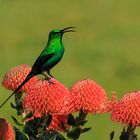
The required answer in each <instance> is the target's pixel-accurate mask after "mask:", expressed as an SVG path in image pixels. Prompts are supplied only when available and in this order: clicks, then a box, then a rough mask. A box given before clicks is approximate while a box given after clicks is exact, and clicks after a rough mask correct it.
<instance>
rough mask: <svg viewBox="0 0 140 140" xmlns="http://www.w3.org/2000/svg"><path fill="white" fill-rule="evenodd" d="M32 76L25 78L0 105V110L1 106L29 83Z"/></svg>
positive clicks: (30, 74)
mask: <svg viewBox="0 0 140 140" xmlns="http://www.w3.org/2000/svg"><path fill="white" fill-rule="evenodd" d="M33 76H34V75H33V74H32V73H29V74H28V75H27V77H26V79H25V80H24V81H23V82H22V83H21V84H20V85H19V86H18V87H17V88H16V89H15V90H14V92H13V93H12V94H11V95H10V96H9V97H8V98H7V99H6V100H5V101H4V102H3V103H2V104H1V105H0V108H2V107H3V105H4V104H5V103H6V102H7V101H8V100H9V99H10V98H11V97H12V96H13V95H14V94H15V93H16V92H18V91H19V90H20V89H21V88H22V86H23V85H24V84H25V83H26V82H27V81H29V80H30V79H31V78H32V77H33Z"/></svg>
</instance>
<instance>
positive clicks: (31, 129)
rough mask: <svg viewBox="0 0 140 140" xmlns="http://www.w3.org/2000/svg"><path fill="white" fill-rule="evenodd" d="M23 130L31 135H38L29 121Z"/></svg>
mask: <svg viewBox="0 0 140 140" xmlns="http://www.w3.org/2000/svg"><path fill="white" fill-rule="evenodd" d="M23 132H24V133H26V134H28V135H29V136H36V133H35V131H34V129H33V128H32V127H31V125H29V124H28V123H26V124H25V126H24V128H23Z"/></svg>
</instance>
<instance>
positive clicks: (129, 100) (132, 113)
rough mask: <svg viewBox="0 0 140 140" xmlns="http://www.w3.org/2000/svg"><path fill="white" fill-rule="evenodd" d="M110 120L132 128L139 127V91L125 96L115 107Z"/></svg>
mask: <svg viewBox="0 0 140 140" xmlns="http://www.w3.org/2000/svg"><path fill="white" fill-rule="evenodd" d="M111 119H112V120H113V121H115V122H120V123H122V124H128V125H132V126H133V127H134V126H140V91H134V92H129V93H127V94H125V95H124V96H123V97H122V98H121V99H120V101H119V102H118V103H117V104H116V105H115V107H114V109H113V112H112V115H111Z"/></svg>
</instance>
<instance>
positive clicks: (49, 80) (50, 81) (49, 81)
mask: <svg viewBox="0 0 140 140" xmlns="http://www.w3.org/2000/svg"><path fill="white" fill-rule="evenodd" d="M42 75H44V76H45V79H46V80H47V81H48V83H50V84H54V83H53V82H52V80H51V79H52V77H51V78H50V77H48V76H47V75H45V74H44V73H42Z"/></svg>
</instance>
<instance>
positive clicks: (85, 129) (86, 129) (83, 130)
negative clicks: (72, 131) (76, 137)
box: [81, 127, 91, 133]
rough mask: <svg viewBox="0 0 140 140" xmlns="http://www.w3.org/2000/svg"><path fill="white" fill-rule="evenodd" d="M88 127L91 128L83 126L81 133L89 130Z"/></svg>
mask: <svg viewBox="0 0 140 140" xmlns="http://www.w3.org/2000/svg"><path fill="white" fill-rule="evenodd" d="M90 129H91V127H88V128H83V129H82V130H81V133H85V132H87V131H89V130H90Z"/></svg>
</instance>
